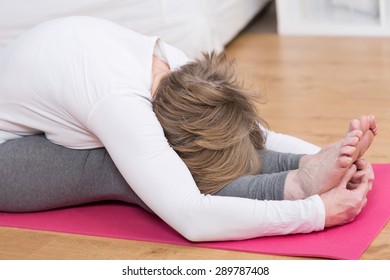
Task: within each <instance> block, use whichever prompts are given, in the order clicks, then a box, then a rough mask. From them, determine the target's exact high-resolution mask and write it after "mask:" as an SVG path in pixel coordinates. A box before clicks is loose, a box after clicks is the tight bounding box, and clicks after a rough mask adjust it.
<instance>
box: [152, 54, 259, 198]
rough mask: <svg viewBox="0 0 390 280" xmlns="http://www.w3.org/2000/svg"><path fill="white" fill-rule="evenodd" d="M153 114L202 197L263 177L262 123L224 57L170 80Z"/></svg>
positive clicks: (162, 87)
mask: <svg viewBox="0 0 390 280" xmlns="http://www.w3.org/2000/svg"><path fill="white" fill-rule="evenodd" d="M153 109H154V111H155V114H156V116H157V118H158V119H159V121H160V123H161V125H162V127H163V129H164V132H165V135H166V137H167V139H168V141H169V143H170V145H171V146H172V147H173V149H174V150H175V151H176V152H177V153H178V155H179V156H180V157H181V158H182V159H183V161H184V162H185V163H186V165H187V166H188V168H189V169H190V171H191V173H192V176H193V177H194V179H195V181H196V183H197V185H198V187H199V189H200V190H201V192H202V193H205V194H212V193H215V192H217V191H218V190H220V189H221V188H222V187H223V186H225V185H226V184H227V183H229V182H230V181H232V180H234V179H236V178H238V177H240V176H242V175H246V174H255V173H258V172H259V171H260V169H261V163H260V160H259V159H258V155H257V151H256V150H257V149H260V148H262V147H263V144H264V141H265V137H264V135H263V133H262V131H261V129H260V128H259V126H258V125H259V124H260V123H263V121H262V120H261V119H260V118H259V117H258V115H257V112H256V109H255V106H254V103H253V95H252V94H251V93H250V92H248V91H246V90H244V89H243V88H242V86H241V85H240V83H239V82H238V81H237V77H236V73H235V67H234V62H233V61H232V60H229V59H228V58H227V57H226V56H225V55H219V56H218V55H216V54H215V53H211V54H204V55H203V58H202V59H199V60H196V61H194V62H191V63H188V64H186V65H183V66H182V67H180V69H178V70H177V71H174V72H171V73H170V74H168V75H167V76H165V77H164V78H163V79H162V80H161V82H160V84H159V87H158V89H157V92H156V95H155V99H154V101H153Z"/></svg>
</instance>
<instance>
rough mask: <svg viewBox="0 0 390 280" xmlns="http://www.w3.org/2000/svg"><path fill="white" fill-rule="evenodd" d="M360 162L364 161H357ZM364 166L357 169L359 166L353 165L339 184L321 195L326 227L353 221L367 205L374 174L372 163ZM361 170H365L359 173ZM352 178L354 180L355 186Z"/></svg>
mask: <svg viewBox="0 0 390 280" xmlns="http://www.w3.org/2000/svg"><path fill="white" fill-rule="evenodd" d="M359 164H362V163H357V165H359ZM360 166H363V164H362V165H360ZM364 166H365V167H363V169H362V170H357V169H358V168H357V166H356V165H355V164H354V165H352V167H351V168H350V169H349V170H348V172H347V173H346V174H345V176H344V177H343V179H342V180H341V182H340V184H339V185H338V186H336V187H335V188H333V189H331V190H329V191H328V192H326V193H323V194H322V195H321V196H320V197H321V199H322V201H323V203H324V206H325V213H326V218H325V227H331V226H336V225H343V224H346V223H349V222H352V221H353V220H354V219H355V218H356V216H358V215H359V214H360V212H361V210H362V209H363V207H364V206H365V205H366V203H367V193H368V192H369V191H370V190H371V187H372V178H373V174H371V171H370V168H371V165H367V164H365V165H364ZM371 169H372V168H371ZM360 171H364V172H361V173H362V174H358V172H360ZM356 174H358V175H356ZM351 180H352V181H354V183H353V188H351V183H350V181H351Z"/></svg>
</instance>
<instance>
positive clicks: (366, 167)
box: [347, 158, 375, 190]
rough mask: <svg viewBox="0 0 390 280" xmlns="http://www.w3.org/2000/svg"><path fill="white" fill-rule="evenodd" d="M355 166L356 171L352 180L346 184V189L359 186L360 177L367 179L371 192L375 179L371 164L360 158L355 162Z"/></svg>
mask: <svg viewBox="0 0 390 280" xmlns="http://www.w3.org/2000/svg"><path fill="white" fill-rule="evenodd" d="M355 165H356V167H357V171H356V173H355V175H353V177H352V179H351V180H350V181H349V182H348V184H347V189H349V190H352V189H355V188H356V187H357V186H358V185H359V184H360V181H361V178H362V176H366V177H367V179H368V184H369V188H370V190H371V188H372V183H373V181H374V177H375V176H374V170H373V169H372V165H371V163H369V162H368V161H366V160H365V159H362V158H361V159H358V160H357V161H356V162H355Z"/></svg>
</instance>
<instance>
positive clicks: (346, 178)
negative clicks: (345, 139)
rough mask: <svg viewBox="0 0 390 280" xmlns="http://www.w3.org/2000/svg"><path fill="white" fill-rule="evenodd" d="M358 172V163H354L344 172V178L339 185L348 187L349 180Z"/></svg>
mask: <svg viewBox="0 0 390 280" xmlns="http://www.w3.org/2000/svg"><path fill="white" fill-rule="evenodd" d="M355 173H356V165H355V164H352V165H351V167H350V168H349V169H348V170H347V172H346V173H345V174H344V176H343V178H341V181H340V185H339V187H341V188H347V185H348V182H349V181H350V180H351V179H352V178H353V176H354V175H355Z"/></svg>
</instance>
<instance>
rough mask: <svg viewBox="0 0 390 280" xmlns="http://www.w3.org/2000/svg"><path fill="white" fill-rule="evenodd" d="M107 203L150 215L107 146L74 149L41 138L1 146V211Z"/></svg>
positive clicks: (28, 138)
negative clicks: (133, 207) (115, 202)
mask: <svg viewBox="0 0 390 280" xmlns="http://www.w3.org/2000/svg"><path fill="white" fill-rule="evenodd" d="M103 200H121V201H125V202H128V203H133V204H137V205H139V206H141V207H143V208H145V209H147V210H148V211H150V210H149V208H148V207H147V206H146V205H145V204H144V203H143V202H142V201H141V199H140V198H139V197H138V196H137V195H136V194H135V193H134V192H133V190H132V189H131V188H130V187H129V185H128V184H127V183H126V181H125V180H124V178H123V177H122V175H121V174H120V173H119V171H118V170H117V168H116V166H115V164H114V163H113V162H112V160H111V158H110V156H109V155H108V153H107V152H106V150H105V149H103V148H101V149H91V150H72V149H68V148H64V147H62V146H59V145H56V144H53V143H51V142H50V141H48V140H47V139H46V138H45V136H43V135H33V136H27V137H23V138H20V139H16V140H10V141H8V142H5V143H3V144H1V145H0V211H7V212H31V211H41V210H48V209H53V208H59V207H66V206H73V205H79V204H84V203H90V202H96V201H103Z"/></svg>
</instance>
